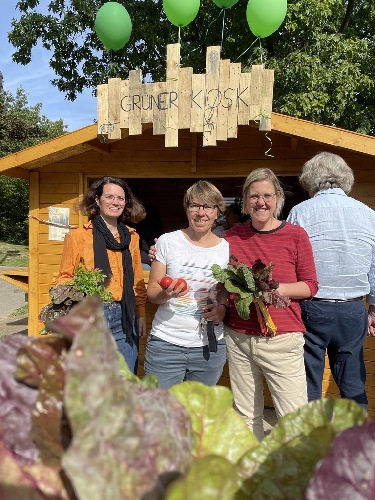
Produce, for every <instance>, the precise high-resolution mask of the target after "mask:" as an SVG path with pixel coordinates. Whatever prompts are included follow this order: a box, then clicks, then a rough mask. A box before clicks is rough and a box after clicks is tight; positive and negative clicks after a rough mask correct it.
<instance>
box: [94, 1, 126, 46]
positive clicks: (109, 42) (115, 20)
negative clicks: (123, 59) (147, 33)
mask: <svg viewBox="0 0 375 500" xmlns="http://www.w3.org/2000/svg"><path fill="white" fill-rule="evenodd" d="M95 31H96V34H97V35H98V38H99V40H100V41H101V42H102V44H103V45H104V47H105V48H106V49H110V50H120V49H122V48H123V46H124V45H125V44H126V42H127V41H128V40H129V38H130V35H131V32H132V22H131V19H130V16H129V14H128V11H127V10H126V9H125V7H124V6H123V5H121V4H119V3H117V2H107V3H105V4H104V5H102V6H101V7H100V9H99V10H98V12H97V13H96V17H95Z"/></svg>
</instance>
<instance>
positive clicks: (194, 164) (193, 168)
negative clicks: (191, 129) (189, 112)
mask: <svg viewBox="0 0 375 500" xmlns="http://www.w3.org/2000/svg"><path fill="white" fill-rule="evenodd" d="M197 145H198V134H191V172H196V171H197V154H198V146H197Z"/></svg>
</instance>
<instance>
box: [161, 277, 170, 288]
mask: <svg viewBox="0 0 375 500" xmlns="http://www.w3.org/2000/svg"><path fill="white" fill-rule="evenodd" d="M172 281H173V279H172V278H171V277H170V276H164V277H163V278H162V279H161V280H160V283H159V284H160V286H161V287H162V288H164V290H165V289H166V288H168V287H169V285H170V284H171V283H172Z"/></svg>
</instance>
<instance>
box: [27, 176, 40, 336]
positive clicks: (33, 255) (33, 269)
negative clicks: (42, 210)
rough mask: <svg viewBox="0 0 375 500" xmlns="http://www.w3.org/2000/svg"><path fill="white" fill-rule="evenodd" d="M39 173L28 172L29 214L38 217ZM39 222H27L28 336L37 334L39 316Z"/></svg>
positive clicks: (33, 220) (31, 220) (32, 220)
mask: <svg viewBox="0 0 375 500" xmlns="http://www.w3.org/2000/svg"><path fill="white" fill-rule="evenodd" d="M39 181H40V179H39V173H38V172H30V193H29V213H30V215H33V216H34V217H39ZM38 225H39V222H38V221H37V220H35V219H32V218H30V220H29V291H28V293H29V298H28V331H29V335H35V334H36V333H37V332H38V326H37V324H38V315H39V312H40V310H39V302H38V295H39V282H38V277H39V274H38V266H39V231H38Z"/></svg>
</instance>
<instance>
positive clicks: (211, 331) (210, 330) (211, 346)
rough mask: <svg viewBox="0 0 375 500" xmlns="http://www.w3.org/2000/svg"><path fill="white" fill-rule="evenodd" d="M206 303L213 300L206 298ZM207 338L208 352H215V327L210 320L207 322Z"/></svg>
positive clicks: (210, 302) (211, 302)
mask: <svg viewBox="0 0 375 500" xmlns="http://www.w3.org/2000/svg"><path fill="white" fill-rule="evenodd" d="M207 304H213V301H212V300H211V299H210V298H208V299H207ZM207 339H208V350H209V351H210V352H217V338H216V335H215V328H214V324H213V322H212V321H208V322H207Z"/></svg>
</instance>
